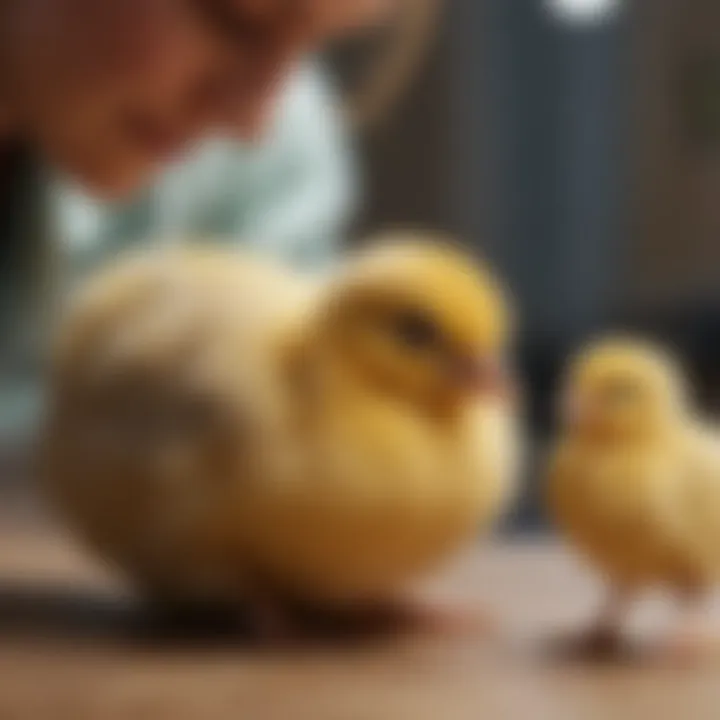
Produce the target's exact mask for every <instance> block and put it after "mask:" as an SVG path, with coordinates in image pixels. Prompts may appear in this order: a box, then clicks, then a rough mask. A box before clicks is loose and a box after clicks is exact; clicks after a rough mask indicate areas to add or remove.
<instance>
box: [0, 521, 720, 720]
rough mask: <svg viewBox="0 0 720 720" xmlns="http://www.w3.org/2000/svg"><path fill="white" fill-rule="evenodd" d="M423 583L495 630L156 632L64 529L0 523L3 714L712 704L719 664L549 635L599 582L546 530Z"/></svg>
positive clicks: (234, 714)
mask: <svg viewBox="0 0 720 720" xmlns="http://www.w3.org/2000/svg"><path fill="white" fill-rule="evenodd" d="M425 590H426V591H427V592H428V596H429V597H430V596H432V597H433V598H434V599H435V600H442V601H443V602H448V603H450V604H451V605H453V604H454V605H455V607H457V608H465V609H466V610H471V609H475V608H477V609H479V608H485V609H491V610H492V611H493V612H494V613H495V614H496V615H497V617H498V618H500V619H501V622H500V623H499V625H498V630H499V632H498V634H497V636H496V637H494V638H492V639H491V638H490V637H488V635H487V633H486V632H485V630H483V629H481V627H480V624H479V623H478V624H474V623H472V622H469V624H467V625H461V626H457V627H456V626H454V625H452V626H448V627H446V628H444V629H435V630H427V631H425V632H420V631H419V630H418V631H416V632H409V633H407V634H405V635H401V636H399V637H385V638H376V639H374V640H373V641H368V642H366V643H358V644H349V645H346V646H340V647H337V646H336V647H328V646H325V647H323V646H321V645H315V646H306V647H302V648H295V649H293V650H289V649H285V650H278V649H275V650H271V649H266V650H264V651H260V650H258V649H253V648H251V647H249V646H245V647H243V646H242V645H240V644H233V643H229V642H226V643H224V644H223V643H218V644H215V645H208V646H206V647H204V648H201V647H200V646H198V645H189V644H185V645H182V644H181V645H173V646H170V645H167V644H165V643H155V644H154V643H152V642H148V641H147V640H141V639H140V638H139V637H137V636H134V635H133V633H132V632H131V631H128V628H129V627H131V626H132V623H131V622H129V620H130V619H131V618H132V617H133V615H134V613H135V607H134V605H133V604H132V602H131V601H130V600H129V599H127V598H126V597H125V596H124V594H123V592H122V590H121V589H119V588H118V587H117V586H115V584H114V583H113V581H112V579H110V578H109V577H107V576H106V575H104V574H103V573H102V572H101V571H100V570H99V569H98V568H97V566H96V565H95V564H93V562H91V561H90V560H89V559H87V558H86V557H85V555H84V554H83V553H81V552H79V551H78V550H77V549H75V548H73V546H72V544H71V543H70V542H68V541H67V540H66V539H65V538H63V537H62V536H61V535H60V534H59V533H56V532H55V531H52V530H50V529H48V528H46V527H45V526H38V525H37V524H32V525H30V526H25V525H22V524H15V525H13V524H11V523H5V524H4V525H3V529H2V530H0V719H1V720H6V719H7V720H14V719H15V718H17V719H18V720H26V719H34V718H58V719H62V720H85V719H87V720H106V719H107V720H126V719H127V720H131V719H135V718H137V719H138V720H165V718H167V719H168V720H191V719H192V720H196V719H197V720H214V719H216V718H218V719H225V718H242V719H243V720H275V719H277V720H306V719H307V720H365V719H367V720H385V719H387V720H404V719H406V718H407V719H408V720H410V719H412V720H425V719H427V720H439V719H440V718H449V719H450V720H455V719H458V720H461V719H465V718H467V720H478V719H479V718H488V719H490V720H513V719H514V718H523V719H525V718H528V719H532V720H581V719H584V718H588V719H590V720H595V719H597V720H606V719H607V720H609V719H610V718H616V719H617V720H625V719H627V720H643V719H644V718H649V719H650V718H652V719H653V720H655V719H659V720H664V719H665V718H667V719H668V720H674V719H675V718H677V719H678V720H680V719H681V718H690V719H692V720H702V719H704V718H708V719H710V718H712V719H713V720H715V719H716V718H718V717H720V682H719V680H720V675H718V672H719V670H720V664H718V665H715V664H712V663H710V662H708V663H705V664H704V665H698V666H694V667H680V666H674V665H670V664H664V663H657V662H654V661H651V660H650V656H644V655H641V656H638V657H635V656H632V657H628V658H626V659H625V661H623V662H621V661H617V662H616V663H614V664H607V663H606V664H592V663H589V662H580V661H578V660H577V659H575V660H572V659H570V658H569V657H568V656H566V655H563V654H562V653H558V652H556V651H555V649H556V647H557V643H556V641H557V640H558V639H561V638H565V637H567V635H568V633H571V632H572V630H573V629H574V628H577V627H579V626H581V625H582V624H583V622H584V621H585V620H586V619H588V618H589V617H590V616H591V614H592V610H593V607H594V606H595V604H596V602H597V601H598V599H599V595H598V592H599V588H598V587H597V585H596V583H595V582H594V581H593V579H592V578H591V576H589V575H588V574H587V573H585V572H583V571H582V569H581V568H580V567H579V566H578V565H577V564H576V563H575V562H574V561H573V560H572V559H571V558H570V557H569V556H568V555H567V554H566V553H565V552H564V551H562V550H561V549H560V548H558V547H557V546H555V545H553V544H550V543H541V542H538V541H536V542H528V541H526V542H516V543H512V544H510V543H506V544H494V545H486V546H485V547H482V548H477V549H474V550H473V551H472V552H470V553H469V554H468V555H467V556H466V557H464V558H460V559H459V560H458V561H457V562H456V563H455V564H454V565H453V566H452V567H451V568H448V570H447V572H446V573H445V574H444V575H443V576H442V577H440V578H438V579H437V581H436V582H434V583H433V584H432V585H431V586H429V587H428V588H426V589H425ZM666 612H667V609H666V608H665V606H664V605H662V604H658V603H652V602H651V603H650V604H648V605H645V606H644V607H643V609H642V610H641V612H640V613H639V614H638V617H637V618H635V619H634V622H633V630H634V631H635V632H636V633H637V634H638V636H639V637H644V636H651V635H652V634H653V633H655V632H656V630H657V629H659V628H660V627H661V624H660V623H663V622H665V621H666V620H667V618H666Z"/></svg>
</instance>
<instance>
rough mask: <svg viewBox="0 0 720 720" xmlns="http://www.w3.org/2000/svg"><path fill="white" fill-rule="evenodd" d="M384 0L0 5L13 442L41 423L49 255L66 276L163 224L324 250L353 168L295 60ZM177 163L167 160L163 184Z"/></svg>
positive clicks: (3, 341)
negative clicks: (38, 414)
mask: <svg viewBox="0 0 720 720" xmlns="http://www.w3.org/2000/svg"><path fill="white" fill-rule="evenodd" d="M390 5H392V0H353V1H352V2H347V3H337V2H335V0H298V2H294V3H287V2H284V1H283V2H280V0H265V1H262V0H260V1H258V0H196V1H194V2H190V1H188V0H100V1H99V0H8V2H5V3H3V4H2V8H0V13H2V17H0V33H2V43H1V44H0V47H1V48H2V50H1V51H0V52H2V67H3V70H4V72H3V78H2V84H1V85H0V142H1V144H0V151H1V152H0V190H1V191H2V192H1V193H0V227H2V231H3V242H2V243H0V253H2V255H1V258H2V259H1V261H0V272H1V273H2V276H3V277H2V278H1V280H0V287H1V288H2V297H0V397H2V411H0V426H2V427H0V432H2V431H6V432H5V433H4V434H3V437H4V438H5V440H6V441H7V438H8V435H7V431H12V433H13V436H14V437H17V436H19V437H25V436H26V432H27V430H28V428H29V427H32V425H33V423H34V418H35V417H36V409H37V406H38V390H39V388H38V384H37V381H36V379H37V373H38V369H39V368H38V362H39V361H40V359H41V358H42V351H41V345H42V342H43V340H44V339H45V337H46V336H47V322H45V321H46V320H47V318H48V317H49V315H48V311H50V310H52V309H53V308H54V307H56V306H57V302H56V300H57V299H58V296H57V295H56V294H55V292H54V291H55V290H57V289H58V286H57V283H56V282H55V281H57V280H58V279H61V278H62V277H64V273H62V272H58V262H59V261H67V262H66V263H65V267H66V268H67V269H69V270H70V271H73V272H75V271H77V270H79V269H82V268H83V267H86V266H87V265H92V264H94V263H96V262H98V261H101V260H102V259H104V258H106V257H107V255H108V253H109V252H111V251H112V250H113V249H120V248H122V247H123V246H125V245H127V244H128V243H129V242H132V241H135V240H138V239H139V238H141V237H142V236H152V235H155V234H158V235H161V236H164V235H168V234H170V233H173V232H175V233H183V232H206V233H209V232H218V233H220V232H221V233H224V234H232V235H235V236H238V235H240V234H243V235H246V236H248V237H250V236H252V237H254V238H256V239H257V241H258V242H264V243H265V244H266V246H270V247H272V246H275V247H276V249H278V250H279V251H287V252H288V254H290V255H293V256H295V257H302V258H303V259H304V260H306V261H307V260H308V258H309V256H311V255H314V256H316V257H319V256H321V255H322V254H323V253H324V252H325V249H327V247H328V244H329V243H331V242H332V240H331V238H332V237H333V235H335V234H337V232H338V231H339V224H341V223H342V218H343V216H344V215H345V214H346V205H347V202H348V200H349V197H350V185H351V184H352V179H351V171H350V169H349V167H346V162H347V152H346V148H345V139H344V137H343V133H342V128H341V126H340V123H339V122H338V118H337V117H335V115H334V108H332V107H331V104H332V103H331V97H330V95H331V93H330V90H329V88H328V87H327V83H326V82H325V81H324V80H323V79H322V78H321V77H320V74H319V71H318V70H317V69H316V68H312V67H310V66H308V67H305V68H303V67H302V61H304V60H305V58H306V57H307V55H308V54H309V53H310V52H311V51H313V50H315V49H316V48H319V47H320V46H321V45H323V44H325V43H326V42H328V41H330V40H333V39H336V38H342V37H344V36H345V35H346V34H350V33H351V32H352V31H354V30H359V29H360V28H362V27H364V26H366V25H372V24H373V23H374V22H375V21H380V20H382V18H383V10H384V9H385V6H390ZM278 98H282V100H281V101H280V103H279V105H278ZM221 138H225V141H224V142H223V141H221ZM204 139H206V140H210V139H212V141H213V142H212V143H211V144H208V145H203V144H202V143H201V141H202V140H204ZM233 139H235V140H237V139H240V140H245V141H247V142H246V144H245V145H243V146H240V145H238V144H237V143H236V142H235V143H233V142H232V140H233ZM181 160H186V162H185V163H183V164H180V161H181ZM171 164H172V165H175V167H174V172H172V173H170V174H168V175H166V176H161V177H159V178H158V175H159V174H160V172H161V171H162V170H163V169H164V168H165V167H167V166H169V165H171ZM155 179H158V182H157V183H156V184H155V185H154V186H151V184H152V182H153V180H155ZM145 190H147V192H144V191H145ZM91 198H94V199H91ZM107 201H113V202H117V203H120V204H117V205H112V206H111V205H107V204H105V202H107ZM3 386H4V387H3Z"/></svg>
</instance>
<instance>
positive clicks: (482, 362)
mask: <svg viewBox="0 0 720 720" xmlns="http://www.w3.org/2000/svg"><path fill="white" fill-rule="evenodd" d="M455 379H456V381H457V383H458V385H459V386H460V387H461V388H463V390H464V391H466V392H470V393H472V394H473V395H484V396H494V397H497V398H501V399H506V398H508V397H510V396H512V395H513V383H512V380H511V377H510V373H509V372H508V370H507V368H506V367H505V365H504V364H503V363H502V362H501V361H499V360H497V359H494V358H490V357H484V356H481V357H477V358H472V359H465V360H460V361H458V362H457V363H456V365H455Z"/></svg>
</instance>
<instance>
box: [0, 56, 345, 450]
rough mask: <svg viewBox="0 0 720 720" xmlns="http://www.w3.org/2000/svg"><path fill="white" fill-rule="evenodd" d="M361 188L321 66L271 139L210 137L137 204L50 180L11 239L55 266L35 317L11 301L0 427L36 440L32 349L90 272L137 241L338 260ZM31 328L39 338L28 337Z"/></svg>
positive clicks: (289, 97) (299, 89)
mask: <svg viewBox="0 0 720 720" xmlns="http://www.w3.org/2000/svg"><path fill="white" fill-rule="evenodd" d="M356 190H357V183H356V172H355V166H354V163H353V153H352V148H351V144H350V141H349V138H348V136H347V134H346V131H345V127H344V124H343V122H342V118H341V117H340V116H339V113H338V110H337V107H336V104H335V96H334V93H333V90H332V87H331V85H330V84H329V82H328V80H327V78H326V77H325V76H324V75H323V73H322V71H321V70H320V69H319V68H318V67H317V66H316V65H308V66H307V67H305V68H303V69H302V70H300V71H299V72H298V73H297V75H296V76H295V77H293V78H292V79H291V80H290V81H289V82H288V86H287V88H286V91H285V92H284V94H283V95H282V99H281V102H280V105H279V107H278V109H277V113H276V120H275V123H274V124H273V126H272V127H271V129H270V131H269V132H268V134H267V135H266V137H265V138H264V140H263V141H262V142H261V143H259V144H258V145H256V146H252V147H250V146H243V145H241V144H239V143H237V142H232V141H221V140H217V141H212V142H209V143H206V144H204V145H203V146H202V147H199V148H198V149H197V151H196V152H194V153H192V154H191V156H190V157H189V158H188V159H187V160H186V161H184V162H183V163H181V164H179V165H178V166H176V167H174V168H171V169H170V170H169V171H168V172H167V173H166V174H165V175H164V176H162V177H161V178H160V179H159V180H158V182H157V183H156V184H155V185H154V186H153V187H152V188H151V189H150V190H149V191H148V192H146V193H143V194H142V195H141V196H139V197H137V198H135V199H133V200H131V201H128V202H126V203H121V204H114V205H110V204H105V203H100V202H97V201H93V200H91V199H89V198H88V197H87V196H85V195H84V194H83V193H82V192H80V191H79V190H78V189H76V188H74V187H72V186H71V185H70V184H69V183H66V182H63V181H61V180H59V179H50V178H44V179H43V178H39V179H38V182H37V183H36V187H35V191H36V194H37V197H36V198H35V201H34V204H33V205H32V206H29V207H33V208H34V210H33V212H31V213H29V215H31V216H32V217H30V216H28V217H26V218H25V219H24V220H23V223H22V224H21V226H20V227H16V228H14V229H13V232H12V233H11V234H10V237H9V238H7V237H6V239H5V240H4V242H15V243H33V242H34V243H36V245H37V247H38V250H39V251H40V250H42V251H43V253H44V261H43V263H41V264H42V265H44V267H45V270H46V272H45V273H44V274H43V276H42V277H40V278H39V279H38V278H32V279H31V278H25V279H26V280H27V283H26V285H27V284H30V283H32V289H31V292H32V293H34V294H35V295H36V296H39V297H41V298H42V299H43V300H44V301H45V305H44V306H38V308H39V310H40V312H38V313H35V314H28V313H29V310H28V309H27V307H25V306H24V298H22V294H17V302H16V304H17V307H15V306H14V304H15V303H13V302H12V301H11V305H12V307H11V308H10V310H11V311H12V315H13V317H14V319H15V327H16V332H15V333H14V338H13V343H15V340H17V341H18V342H17V343H15V344H14V350H13V354H14V363H13V362H8V360H7V355H8V351H7V349H6V351H5V355H6V358H5V360H6V361H5V362H4V363H3V364H2V369H0V435H2V436H3V437H5V438H7V437H8V435H10V436H16V435H18V434H19V435H20V436H21V437H25V436H27V433H29V432H30V431H31V430H32V428H33V427H34V426H35V423H36V420H37V415H38V412H39V409H40V407H41V399H42V387H41V383H39V382H38V373H39V372H40V371H39V370H38V367H37V363H36V362H34V361H33V359H32V352H29V351H27V350H26V348H27V347H28V346H32V347H33V348H34V349H35V350H36V351H37V347H38V344H39V343H41V340H40V339H39V338H42V337H45V336H46V334H47V330H48V327H49V325H51V324H52V321H53V311H54V310H56V309H57V308H58V307H60V306H61V304H62V297H63V296H64V295H66V294H67V292H68V291H69V289H70V287H71V286H72V285H73V284H74V283H75V281H77V280H78V279H79V278H82V277H83V276H84V275H86V274H87V273H88V272H90V271H92V270H93V269H94V268H96V267H98V266H99V265H101V264H103V263H104V262H107V261H108V260H109V259H111V258H112V257H113V256H114V255H116V254H118V253H121V252H123V251H125V250H127V249H130V248H132V247H136V246H141V245H145V244H149V243H163V242H167V243H173V242H181V241H182V240H183V239H185V238H188V237H193V238H198V237H199V238H203V237H204V238H207V239H213V238H222V239H224V241H226V242H229V243H237V244H243V245H249V246H252V247H254V248H256V249H259V250H261V251H265V252H268V253H271V254H273V255H276V256H280V257H282V258H284V259H286V260H287V261H289V262H291V263H294V264H296V265H300V266H317V265H319V264H322V263H324V262H326V261H328V260H330V259H331V258H332V256H333V253H334V250H335V248H336V247H337V246H338V244H339V243H341V242H342V240H343V238H344V234H345V231H346V228H347V225H348V224H349V222H350V220H351V218H352V215H353V211H354V209H355V203H356V197H357V192H356ZM31 220H32V223H33V224H34V225H35V226H38V225H40V226H41V227H42V228H43V230H39V229H38V228H37V227H35V228H34V230H32V233H34V235H33V237H29V234H30V230H29V228H30V226H31ZM41 220H42V222H41ZM25 221H27V222H25ZM37 233H41V234H42V236H41V237H38V235H37ZM6 272H7V270H6ZM18 272H21V271H20V270H18ZM35 299H38V297H36V298H35ZM38 308H35V309H36V310H37V309H38ZM5 310H6V313H7V307H6V308H5ZM18 318H22V319H21V320H18ZM21 335H27V336H28V338H29V339H27V338H26V339H25V341H24V342H20V336H21ZM37 354H40V355H41V354H42V350H40V351H37Z"/></svg>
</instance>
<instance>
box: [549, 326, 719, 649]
mask: <svg viewBox="0 0 720 720" xmlns="http://www.w3.org/2000/svg"><path fill="white" fill-rule="evenodd" d="M561 399H562V406H561V407H562V412H561V414H562V431H561V437H560V440H559V442H558V443H557V446H556V448H555V450H554V452H553V456H552V461H551V467H550V477H549V501H550V508H551V511H552V514H553V515H554V518H555V520H556V522H557V524H558V526H559V527H560V529H561V530H562V531H563V532H564V533H565V535H567V537H568V539H569V540H570V542H571V543H572V544H573V545H574V546H575V547H576V548H577V549H578V550H579V551H580V552H581V553H582V554H583V555H584V556H585V557H586V558H588V559H589V560H590V561H591V562H592V563H593V564H594V565H595V567H596V568H597V569H598V570H600V571H601V572H602V573H603V575H604V576H605V578H606V579H607V581H608V583H609V586H610V594H609V597H608V601H607V604H606V605H605V606H604V610H603V612H602V613H601V615H600V617H599V619H598V622H597V624H596V626H595V627H594V628H593V629H592V631H591V632H590V634H589V636H588V638H587V639H588V641H589V643H590V646H591V647H592V648H595V649H597V650H609V649H611V648H614V647H616V646H617V643H618V641H619V640H620V639H621V625H622V621H623V619H624V616H625V613H626V611H627V610H628V608H629V605H630V603H631V602H632V601H633V600H634V599H636V598H637V596H638V595H639V593H641V592H642V591H644V590H646V589H648V588H650V587H653V586H661V587H665V588H668V589H670V590H671V591H673V592H674V593H677V594H678V595H679V597H680V598H681V599H682V600H683V601H684V602H687V603H688V612H687V613H686V614H685V615H684V618H683V622H682V623H681V625H680V628H679V632H678V633H677V634H674V635H673V636H672V637H671V638H670V648H673V647H674V648H675V649H679V648H682V649H684V650H688V649H692V646H695V648H696V649H699V648H700V646H701V644H702V642H703V640H704V637H703V636H704V632H703V623H702V613H701V612H700V609H701V606H700V601H701V600H703V599H704V598H705V596H706V595H707V591H708V590H709V589H710V588H711V587H712V586H713V584H714V583H715V582H716V581H717V580H718V575H719V574H720V444H719V443H718V438H717V437H715V435H714V433H712V432H711V431H710V429H709V428H708V427H706V426H705V425H703V423H702V422H701V421H700V420H699V419H698V418H697V417H696V415H695V412H694V410H693V408H692V404H691V402H690V399H689V397H688V388H687V387H686V382H685V379H684V377H683V374H682V372H681V370H680V368H679V367H678V365H677V364H676V361H675V360H674V359H673V358H672V357H671V356H670V355H669V354H668V353H667V352H665V351H664V350H662V349H660V348H658V347H656V346H654V345H652V344H650V343H646V342H643V341H640V340H636V339H632V338H622V337H617V338H611V339H606V340H603V341H600V342H598V343H596V344H594V345H592V346H591V347H589V348H587V349H586V350H585V351H584V352H582V353H581V354H580V356H579V357H578V358H577V359H576V361H575V362H574V364H573V365H572V367H571V368H570V372H569V375H568V378H567V381H566V384H565V387H564V389H563V394H562V398H561Z"/></svg>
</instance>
